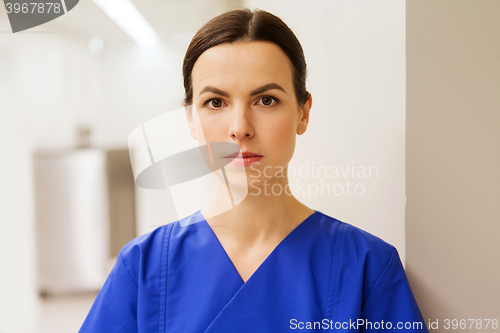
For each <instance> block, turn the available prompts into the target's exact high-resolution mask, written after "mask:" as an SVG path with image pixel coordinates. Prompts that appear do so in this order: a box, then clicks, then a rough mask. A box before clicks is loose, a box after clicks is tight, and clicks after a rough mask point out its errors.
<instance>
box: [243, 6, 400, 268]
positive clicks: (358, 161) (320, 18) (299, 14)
mask: <svg viewBox="0 0 500 333" xmlns="http://www.w3.org/2000/svg"><path fill="white" fill-rule="evenodd" d="M246 4H247V5H248V6H249V7H251V8H255V7H257V8H260V9H263V10H267V11H270V12H271V13H273V14H275V15H277V16H279V17H280V18H282V19H283V21H285V23H287V25H288V26H289V27H290V28H291V29H292V30H293V31H294V32H295V34H296V36H297V38H298V39H299V41H300V42H301V44H302V47H303V48H304V52H305V56H306V61H307V64H308V68H309V69H308V71H309V76H308V90H309V92H311V94H312V96H313V107H312V111H311V120H310V123H309V128H308V131H307V132H306V133H305V134H304V135H303V136H302V137H299V139H298V145H297V148H296V152H295V156H294V159H293V160H292V162H291V165H292V164H293V165H295V166H296V168H299V167H300V166H307V165H308V164H307V163H309V166H310V167H309V170H311V173H310V176H309V178H307V177H306V178H302V179H300V181H301V183H306V184H310V185H311V186H312V187H311V191H310V192H309V194H310V195H308V193H307V192H306V193H297V194H298V197H299V199H300V200H301V201H303V202H304V203H306V204H307V205H309V206H310V207H312V208H314V209H318V210H320V211H322V212H324V213H326V214H329V215H331V216H333V217H335V218H337V219H340V220H342V221H344V222H348V223H351V224H353V225H356V226H358V227H360V228H362V229H365V230H367V231H369V232H371V233H373V234H375V235H377V236H379V237H381V238H382V239H384V240H386V241H387V242H389V243H391V244H393V245H394V246H396V248H397V249H398V251H399V253H400V256H401V259H402V261H403V262H404V259H405V224H404V222H405V221H404V218H405V88H406V86H405V84H406V82H405V81H406V76H405V15H406V13H405V1H400V0H382V1H370V0H355V1H353V0H332V1H318V0H313V1H308V2H307V3H306V2H304V1H298V0H295V1H289V0H287V1H285V0H279V1H273V2H271V3H270V2H268V1H264V0H247V1H246ZM313 163H314V165H315V166H318V165H321V166H326V167H327V168H328V169H329V168H330V167H333V166H336V167H337V168H339V169H340V168H341V167H342V168H344V170H346V169H347V168H348V167H351V169H350V170H349V173H350V171H351V170H352V166H355V170H356V173H355V177H350V176H347V177H343V176H342V174H340V176H339V177H338V178H335V177H327V178H326V179H323V182H324V183H327V184H329V185H330V188H331V189H333V187H334V186H335V184H338V183H340V184H342V185H343V188H344V190H345V192H344V193H343V194H342V195H336V194H335V193H333V192H330V193H331V194H330V195H328V193H327V189H328V188H327V187H324V189H325V190H324V192H323V194H321V191H320V186H321V179H320V178H318V177H312V170H313V168H312V165H313ZM370 166H375V167H376V168H377V169H378V177H377V174H376V173H375V172H373V173H372V175H371V177H369V176H368V173H367V177H366V178H363V177H358V176H357V171H358V170H360V167H362V168H366V169H367V170H368V168H369V167H370ZM332 176H334V175H332ZM351 176H352V174H351ZM360 176H361V175H360ZM348 181H349V182H350V183H351V184H353V185H352V186H354V185H356V184H361V185H362V186H363V187H364V189H365V192H364V194H363V195H356V194H354V191H352V188H353V187H351V191H352V192H351V193H352V195H349V194H348V193H347V187H348V185H347V182H348ZM291 183H292V184H293V180H291ZM315 185H316V186H317V188H318V194H315V195H314V189H315V188H316V187H315ZM361 185H359V186H358V190H361V189H362V187H361ZM335 189H336V190H337V192H336V193H338V194H340V193H341V191H340V189H341V187H340V186H338V185H337V187H336V188H335ZM304 192H305V191H304ZM358 193H361V192H358Z"/></svg>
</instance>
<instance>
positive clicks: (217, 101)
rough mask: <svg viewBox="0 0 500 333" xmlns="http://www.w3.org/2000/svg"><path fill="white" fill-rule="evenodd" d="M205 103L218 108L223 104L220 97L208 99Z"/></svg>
mask: <svg viewBox="0 0 500 333" xmlns="http://www.w3.org/2000/svg"><path fill="white" fill-rule="evenodd" d="M205 104H208V106H210V107H211V108H212V109H218V108H220V107H221V106H222V100H220V99H218V98H212V99H209V100H208V101H206V102H205Z"/></svg>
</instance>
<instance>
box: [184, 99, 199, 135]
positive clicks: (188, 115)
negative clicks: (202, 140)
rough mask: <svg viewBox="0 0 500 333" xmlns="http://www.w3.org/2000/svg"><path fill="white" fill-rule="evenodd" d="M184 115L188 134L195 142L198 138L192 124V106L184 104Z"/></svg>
mask: <svg viewBox="0 0 500 333" xmlns="http://www.w3.org/2000/svg"><path fill="white" fill-rule="evenodd" d="M184 113H185V114H186V120H187V124H188V127H189V133H191V136H192V137H193V138H194V139H195V140H198V136H197V134H196V128H195V126H194V122H193V105H187V104H184Z"/></svg>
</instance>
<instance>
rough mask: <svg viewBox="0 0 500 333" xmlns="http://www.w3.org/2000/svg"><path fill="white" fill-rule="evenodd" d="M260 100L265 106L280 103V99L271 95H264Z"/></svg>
mask: <svg viewBox="0 0 500 333" xmlns="http://www.w3.org/2000/svg"><path fill="white" fill-rule="evenodd" d="M260 101H261V102H262V105H264V106H270V105H273V104H276V103H278V100H277V99H276V98H274V97H271V96H263V97H261V99H260ZM273 101H274V103H273Z"/></svg>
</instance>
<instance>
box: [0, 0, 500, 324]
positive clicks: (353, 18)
mask: <svg viewBox="0 0 500 333" xmlns="http://www.w3.org/2000/svg"><path fill="white" fill-rule="evenodd" d="M0 7H1V8H0V140H1V141H0V145H1V146H0V147H1V151H2V155H3V156H2V163H1V164H0V170H1V172H2V175H3V178H2V179H3V182H2V186H0V237H1V241H0V269H1V271H0V333H18V332H19V333H20V332H23V333H24V332H26V333H28V332H29V333H31V332H35V333H49V332H50V333H59V332H61V333H62V332H65V333H66V332H77V331H78V329H79V327H80V326H81V324H82V323H83V320H84V319H85V316H86V314H87V312H88V311H89V309H90V307H91V305H92V302H93V301H94V299H95V296H96V294H97V292H98V290H99V288H100V286H101V285H102V283H103V282H104V279H105V278H106V276H107V274H108V273H109V271H110V269H111V267H112V265H113V264H114V260H115V258H116V255H117V254H118V252H119V250H120V249H121V248H122V247H123V245H125V244H126V243H127V242H128V241H130V240H131V239H132V238H134V237H137V236H138V235H141V234H144V233H146V232H149V231H151V230H153V229H154V228H155V227H156V226H159V225H162V224H165V223H167V222H169V221H168V216H169V208H168V207H170V206H169V205H170V203H169V202H168V198H167V197H166V196H165V193H164V192H162V191H157V190H156V191H155V190H145V189H141V188H139V187H137V186H136V185H135V182H134V177H133V174H132V169H131V163H130V157H129V151H128V146H127V139H128V136H129V134H130V133H131V132H132V130H134V129H135V128H137V127H138V126H140V125H141V124H142V123H144V122H145V121H148V120H149V119H151V118H153V117H156V116H158V115H161V114H163V113H165V112H168V111H170V110H173V109H177V108H179V107H181V106H182V105H183V103H182V100H183V97H184V90H183V84H182V72H181V69H182V60H183V57H184V53H185V51H186V48H187V46H188V44H189V42H190V40H191V38H192V37H193V35H194V34H195V32H196V31H197V30H198V29H199V28H200V27H201V26H202V25H203V24H204V23H205V22H207V21H208V20H209V19H211V18H212V17H214V16H216V15H218V14H221V13H223V12H226V11H228V10H231V9H237V8H242V7H248V8H251V9H253V8H260V9H264V10H267V11H270V12H271V13H273V14H275V15H277V16H279V17H280V18H282V19H283V20H284V21H285V22H286V23H287V24H288V25H289V26H290V28H291V29H292V30H293V31H294V33H295V34H296V35H297V37H298V39H299V40H300V42H301V43H302V46H303V48H304V52H305V55H306V60H307V63H308V67H309V69H308V90H309V91H310V92H311V93H312V96H313V109H312V111H311V112H312V113H311V122H310V125H309V129H308V131H307V133H306V134H305V135H303V136H301V137H299V138H298V142H297V148H296V154H295V156H294V158H293V160H292V162H291V165H293V166H296V167H297V168H298V167H300V166H307V168H312V165H313V164H314V165H316V166H326V167H332V166H335V167H340V168H347V167H351V168H354V167H356V168H358V169H356V170H359V168H363V167H364V168H369V167H375V168H376V170H377V173H376V174H375V175H373V176H371V177H361V178H360V177H357V176H355V175H354V174H352V175H351V174H350V173H347V175H345V176H343V177H341V179H331V178H330V179H322V180H321V181H324V182H326V184H329V185H335V184H340V185H342V186H343V185H345V183H346V182H347V181H351V183H352V184H354V185H360V186H361V187H360V188H363V190H364V191H363V193H362V194H359V193H358V194H348V193H347V192H343V193H341V194H324V193H318V192H314V191H306V192H304V193H302V192H295V191H294V194H296V196H297V197H298V198H299V200H301V201H302V202H304V203H305V204H307V205H309V206H310V207H312V208H315V209H317V210H320V211H322V212H324V213H326V214H328V215H331V216H333V217H336V218H338V219H340V220H342V221H344V222H349V223H351V224H354V225H356V226H359V227H361V228H363V229H365V230H367V231H369V232H371V233H373V234H375V235H377V236H379V237H381V238H383V239H384V240H386V241H387V242H389V243H391V244H393V245H395V246H396V247H397V249H398V251H399V253H400V256H401V259H402V261H403V262H404V264H405V267H406V270H407V274H408V277H409V279H410V283H411V285H412V288H413V290H414V293H415V296H416V298H417V301H418V303H419V305H420V308H421V310H422V313H423V315H424V318H425V319H426V321H427V320H430V321H433V322H434V321H436V320H439V321H440V325H439V327H440V329H439V330H437V331H442V330H443V325H442V323H443V320H444V319H458V320H461V319H469V318H475V319H487V318H489V319H495V318H496V319H500V315H499V312H498V309H500V288H499V287H498V276H500V259H499V258H498V253H500V252H499V251H500V245H499V243H498V239H499V236H500V205H499V203H500V172H499V170H500V149H499V144H500V97H499V96H500V94H499V91H500V62H499V60H498V59H500V38H499V37H500V36H499V35H500V21H499V20H498V17H500V2H498V1H496V0H481V1H474V0H440V1H431V0H407V1H402V0H377V1H372V0H356V1H352V0H349V1H348V0H336V1H334V0H331V1H330V0H323V1H320V0H314V1H308V2H307V3H306V2H304V1H299V0H291V1H283V0H271V1H259V0H250V1H241V0H196V1H195V0H185V1H159V0H142V1H140V2H139V1H137V0H133V1H131V0H123V1H118V0H113V1H111V0H110V1H103V0H82V1H80V2H79V3H78V4H77V6H76V7H75V8H73V9H72V10H71V11H69V12H67V13H66V14H65V15H63V16H61V17H58V18H57V19H55V20H53V21H50V22H47V23H45V24H43V25H40V26H37V27H34V28H31V29H28V30H25V31H22V32H18V33H15V34H13V33H12V30H11V28H10V24H9V20H8V17H7V13H6V9H5V7H3V6H0ZM350 170H352V169H350ZM296 178H301V179H300V181H302V182H303V183H304V184H306V185H314V184H315V185H318V184H320V180H319V179H317V178H315V177H314V176H306V177H305V176H302V177H296ZM293 181H295V180H294V179H292V183H293ZM321 184H323V183H321ZM320 186H321V185H320ZM311 188H312V189H313V190H314V187H309V189H311ZM316 188H317V187H316ZM470 331H474V329H470ZM480 331H481V332H488V331H496V330H493V329H492V328H491V327H490V328H489V329H485V328H482V329H481V330H480Z"/></svg>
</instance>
